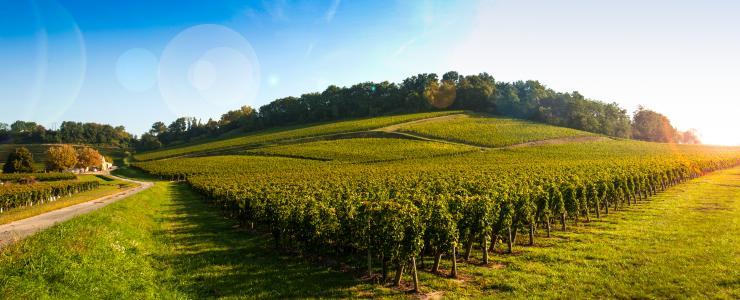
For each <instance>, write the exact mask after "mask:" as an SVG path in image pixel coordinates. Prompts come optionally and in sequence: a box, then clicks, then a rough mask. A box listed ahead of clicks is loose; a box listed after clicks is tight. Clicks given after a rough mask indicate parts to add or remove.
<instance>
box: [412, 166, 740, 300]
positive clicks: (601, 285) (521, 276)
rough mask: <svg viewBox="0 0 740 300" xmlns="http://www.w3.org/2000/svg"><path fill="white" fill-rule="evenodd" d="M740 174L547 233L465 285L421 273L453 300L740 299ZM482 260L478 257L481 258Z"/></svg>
mask: <svg viewBox="0 0 740 300" xmlns="http://www.w3.org/2000/svg"><path fill="white" fill-rule="evenodd" d="M738 220H740V168H734V169H731V170H725V171H720V172H717V173H715V174H712V175H708V176H706V177H703V178H700V179H697V180H693V181H691V182H689V183H687V184H683V185H680V186H677V187H675V188H672V189H670V190H669V191H667V192H664V193H661V194H659V195H658V196H656V197H654V198H652V199H651V200H650V201H649V202H647V203H640V204H638V205H636V206H634V205H633V206H632V207H629V208H627V209H626V210H623V211H619V212H617V213H612V214H610V215H609V216H608V217H606V218H603V219H601V220H598V221H593V222H591V223H588V224H586V225H580V226H571V228H572V229H573V230H572V231H569V232H555V234H554V235H553V237H552V238H550V239H547V238H543V237H540V238H538V239H536V244H535V246H533V247H527V246H522V247H518V248H516V250H515V254H514V255H506V254H497V255H494V259H493V261H492V262H491V264H490V265H489V266H488V267H481V266H473V265H470V264H463V265H462V268H461V270H462V272H463V274H465V279H466V280H464V281H461V282H455V281H450V280H446V279H440V278H439V277H437V276H433V275H430V274H429V273H423V274H424V275H423V276H422V280H423V282H425V283H426V284H427V290H432V289H434V290H444V291H446V292H445V295H448V296H451V297H497V298H499V297H503V298H726V299H733V298H734V299H737V298H738V297H740V248H738V245H740V235H738V234H737V233H738V232H740V223H739V222H738ZM475 256H480V253H479V252H478V253H475Z"/></svg>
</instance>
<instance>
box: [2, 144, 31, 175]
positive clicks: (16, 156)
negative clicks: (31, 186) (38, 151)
mask: <svg viewBox="0 0 740 300" xmlns="http://www.w3.org/2000/svg"><path fill="white" fill-rule="evenodd" d="M33 171H34V170H33V154H31V151H28V149H26V148H25V147H20V148H16V149H15V151H14V152H12V153H10V154H9V155H8V160H7V161H6V162H5V165H4V166H3V173H33Z"/></svg>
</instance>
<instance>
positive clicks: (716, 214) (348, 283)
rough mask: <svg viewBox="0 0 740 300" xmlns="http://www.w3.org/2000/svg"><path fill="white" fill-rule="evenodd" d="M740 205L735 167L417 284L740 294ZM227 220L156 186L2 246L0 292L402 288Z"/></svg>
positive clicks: (214, 293) (193, 199)
mask: <svg viewBox="0 0 740 300" xmlns="http://www.w3.org/2000/svg"><path fill="white" fill-rule="evenodd" d="M739 200H740V168H735V169H732V170H726V171H721V172H717V173H714V174H712V175H709V176H706V177H703V178H700V179H697V180H693V181H691V182H689V183H687V184H683V185H680V186H677V187H674V188H672V189H671V190H669V191H667V192H664V193H662V194H660V195H659V196H657V197H654V198H652V200H650V201H649V202H646V203H641V204H638V205H636V206H635V205H633V206H632V207H629V208H627V209H625V210H622V211H619V212H616V213H615V212H612V213H611V214H610V215H609V216H608V217H606V218H602V219H601V220H599V221H592V222H591V223H588V224H581V225H578V226H570V228H571V230H572V231H569V232H559V231H554V232H553V237H552V238H549V239H547V238H544V237H541V236H538V238H537V239H536V245H535V246H533V247H526V246H517V247H516V248H515V254H514V255H505V254H498V253H496V254H494V255H493V256H492V262H491V264H490V265H489V266H486V267H483V266H478V265H475V264H472V263H471V264H467V263H461V264H459V267H460V273H461V277H460V279H459V280H452V279H447V278H443V277H439V276H436V275H433V274H430V273H428V272H425V271H422V272H421V273H420V277H421V283H422V285H423V287H422V288H423V289H422V291H423V292H424V293H434V295H441V296H444V297H451V298H458V297H490V298H499V297H505V298H543V297H544V298H613V297H616V298H676V297H690V298H700V297H701V298H704V297H710V298H738V297H740V280H739V278H740V248H738V247H737V245H740V235H738V234H737V232H740V222H738V220H740V201H739ZM235 225H236V224H235V223H234V222H233V221H231V220H229V219H226V218H224V217H223V216H221V215H220V213H219V212H218V211H216V210H214V209H213V208H212V207H210V206H208V205H207V204H205V202H204V201H203V200H202V199H200V197H199V196H198V195H196V194H194V193H193V192H192V191H191V190H190V189H189V188H188V187H186V186H184V185H182V184H175V183H166V182H158V183H157V184H156V185H155V186H154V187H153V188H151V189H149V190H147V191H144V192H142V193H139V194H137V195H134V196H132V197H130V198H128V199H125V200H122V201H119V202H116V203H114V204H111V205H109V206H107V207H105V208H102V209H101V210H99V211H96V212H93V213H90V214H88V215H84V216H81V217H77V218H74V219H72V220H70V221H68V222H65V223H62V224H60V225H58V226H55V227H53V228H51V229H49V230H46V231H44V232H41V233H39V234H36V235H35V236H32V237H30V238H28V239H26V240H23V241H21V242H19V243H17V244H15V245H12V246H9V247H8V248H6V249H4V250H2V252H0V298H4V299H16V298H41V297H52V298H80V297H85V296H89V295H95V296H96V297H99V298H210V297H224V298H296V297H368V296H381V297H399V296H411V295H410V294H406V293H405V292H400V291H397V290H393V289H389V288H383V287H379V286H376V285H370V284H367V283H363V282H360V281H358V280H356V279H353V278H352V276H351V275H349V274H346V273H341V272H338V271H333V270H331V269H329V268H326V267H322V266H320V265H319V264H317V263H310V262H306V261H305V260H304V259H301V258H297V257H290V256H285V255H281V254H278V253H275V251H272V248H271V247H270V245H271V243H270V239H269V237H267V236H264V235H261V234H255V233H250V232H245V231H243V230H240V229H239V228H236V226H235ZM522 240H523V239H522ZM473 256H474V257H480V253H479V252H474V253H473ZM427 262H428V261H427ZM443 269H444V270H448V269H449V266H448V265H447V262H445V264H444V265H443Z"/></svg>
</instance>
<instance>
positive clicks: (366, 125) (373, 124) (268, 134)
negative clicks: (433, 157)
mask: <svg viewBox="0 0 740 300" xmlns="http://www.w3.org/2000/svg"><path fill="white" fill-rule="evenodd" d="M455 113H460V112H457V111H442V112H433V113H419V114H409V115H399V116H387V117H377V118H367V119H361V120H353V121H341V122H334V123H327V124H321V125H315V126H308V127H297V128H293V127H291V128H277V129H270V130H266V131H261V132H256V133H250V134H247V135H245V136H242V137H235V138H229V139H225V140H220V141H213V142H206V143H203V144H198V145H190V146H182V147H177V148H173V149H165V150H159V151H154V152H148V153H142V154H138V155H136V156H135V157H136V159H137V160H154V159H162V158H167V157H173V156H180V155H185V154H192V153H198V152H206V151H214V150H219V149H225V148H234V147H249V146H259V145H263V144H266V143H270V142H277V141H282V140H290V139H297V138H304V137H312V136H320V135H328V134H336V133H345V132H357V131H366V130H370V129H376V128H381V127H385V126H389V125H393V124H398V123H403V122H409V121H413V120H418V119H424V118H430V117H435V116H443V115H448V114H455Z"/></svg>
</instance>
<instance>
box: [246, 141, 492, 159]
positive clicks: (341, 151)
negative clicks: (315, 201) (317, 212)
mask: <svg viewBox="0 0 740 300" xmlns="http://www.w3.org/2000/svg"><path fill="white" fill-rule="evenodd" d="M473 151H478V149H477V148H474V147H468V146H464V145H454V144H447V143H439V142H428V141H416V140H402V139H388V138H356V139H342V140H333V141H318V142H310V143H304V144H296V145H283V146H274V147H265V148H259V149H254V150H248V151H246V152H245V153H247V154H255V155H274V156H285V157H299V158H308V159H316V160H326V161H330V160H331V161H340V162H376V161H387V160H402V159H410V158H429V157H436V156H446V155H454V154H462V153H469V152H473Z"/></svg>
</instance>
